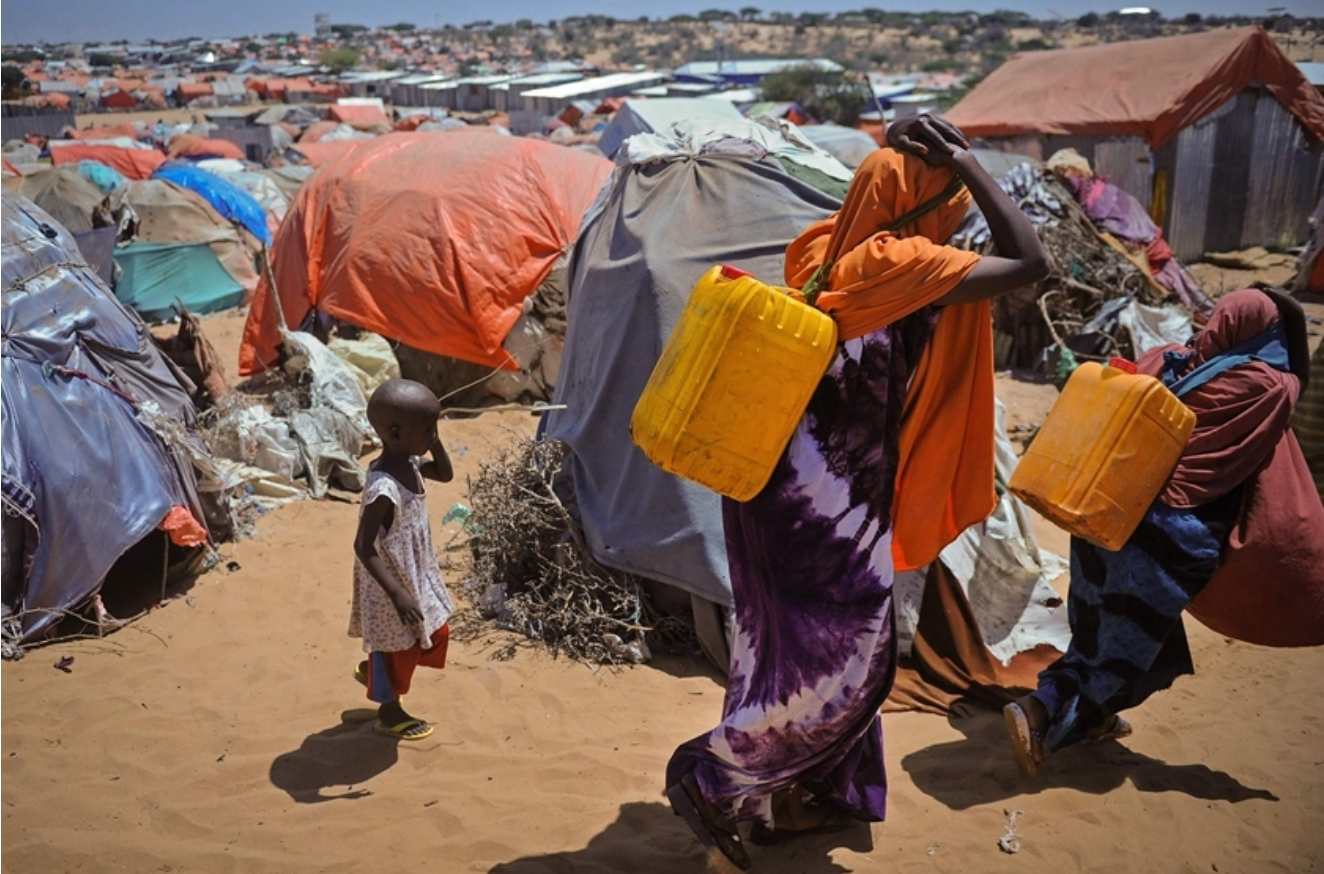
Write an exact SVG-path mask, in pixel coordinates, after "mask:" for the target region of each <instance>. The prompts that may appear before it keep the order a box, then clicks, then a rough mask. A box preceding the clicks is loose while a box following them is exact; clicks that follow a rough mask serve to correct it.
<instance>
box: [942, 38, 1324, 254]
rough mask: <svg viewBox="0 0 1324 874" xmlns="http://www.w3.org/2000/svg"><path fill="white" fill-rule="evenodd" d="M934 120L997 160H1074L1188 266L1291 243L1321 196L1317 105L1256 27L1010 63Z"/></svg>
mask: <svg viewBox="0 0 1324 874" xmlns="http://www.w3.org/2000/svg"><path fill="white" fill-rule="evenodd" d="M947 117H948V118H949V119H951V120H952V121H953V122H954V123H955V124H957V125H958V126H959V127H960V128H961V129H962V130H963V131H964V132H965V133H966V134H967V135H968V136H971V137H977V138H979V139H981V140H983V141H984V143H985V144H987V145H988V146H989V147H991V148H995V149H999V150H1002V151H1011V152H1018V153H1021V154H1026V155H1031V156H1033V157H1037V158H1047V157H1048V156H1049V155H1051V154H1052V153H1053V152H1055V151H1057V150H1058V149H1061V148H1067V147H1071V148H1074V149H1076V150H1077V151H1079V152H1080V153H1081V154H1083V155H1085V156H1086V157H1087V158H1089V159H1090V161H1091V162H1092V163H1093V165H1094V167H1095V170H1096V171H1097V172H1099V173H1101V174H1103V175H1105V176H1108V177H1110V179H1111V181H1112V182H1113V183H1114V184H1116V185H1118V186H1120V187H1121V188H1123V189H1125V190H1126V191H1128V192H1130V193H1131V194H1132V195H1134V196H1135V197H1137V198H1139V200H1140V202H1141V203H1146V204H1149V205H1150V213H1151V215H1152V216H1153V218H1154V220H1155V221H1156V222H1157V223H1158V224H1160V225H1161V226H1162V227H1163V231H1164V236H1165V237H1166V238H1167V240H1168V242H1169V243H1170V245H1171V246H1172V248H1173V250H1174V251H1175V252H1176V253H1177V256H1178V257H1179V258H1182V259H1183V260H1188V261H1189V260H1196V259H1198V258H1200V257H1201V255H1203V254H1204V253H1205V252H1214V251H1224V250H1229V249H1240V248H1246V247H1249V246H1266V247H1270V248H1285V247H1290V246H1296V245H1299V244H1300V243H1301V242H1303V241H1304V240H1305V239H1306V237H1307V236H1308V235H1309V233H1310V225H1309V219H1310V214H1311V212H1312V211H1313V210H1314V208H1315V205H1316V203H1318V202H1319V199H1320V195H1321V188H1324V98H1321V96H1320V95H1319V93H1318V92H1317V91H1316V90H1315V89H1314V88H1313V87H1312V86H1311V85H1310V83H1309V82H1307V81H1306V78H1305V77H1304V76H1303V75H1302V74H1301V71H1300V70H1299V69H1298V68H1297V67H1296V65H1294V64H1293V63H1292V62H1291V61H1290V60H1288V58H1287V56H1286V55H1284V54H1283V52H1282V51H1281V50H1280V49H1279V48H1278V47H1277V46H1276V45H1275V44H1274V42H1273V40H1272V39H1271V38H1270V37H1269V35H1268V34H1267V33H1265V31H1264V30H1263V29H1262V28H1259V27H1245V28H1228V29H1223V30H1214V31H1208V32H1205V33H1198V34H1190V35H1186V36H1174V37H1163V38H1160V39H1151V40H1137V41H1133V42H1123V43H1109V44H1105V45H1097V46H1087V47H1084V48H1078V49H1061V50H1057V51H1045V52H1030V53H1025V54H1020V55H1016V56H1014V57H1012V58H1011V59H1010V60H1009V61H1007V63H1005V64H1004V65H1002V66H1001V67H999V68H998V69H997V70H995V71H994V72H993V73H992V74H991V75H989V77H988V78H987V79H985V80H984V81H983V82H981V83H980V84H979V86H978V87H976V88H975V89H974V90H973V91H972V92H971V93H970V94H969V95H968V96H967V97H966V98H965V99H964V100H962V101H961V102H960V103H958V104H957V105H956V106H954V107H953V108H952V109H951V111H950V112H949V113H948V115H947Z"/></svg>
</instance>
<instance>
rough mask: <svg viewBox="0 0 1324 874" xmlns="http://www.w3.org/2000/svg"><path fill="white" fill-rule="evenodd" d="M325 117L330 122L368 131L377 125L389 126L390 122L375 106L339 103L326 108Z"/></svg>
mask: <svg viewBox="0 0 1324 874" xmlns="http://www.w3.org/2000/svg"><path fill="white" fill-rule="evenodd" d="M326 116H327V118H328V119H330V120H331V121H335V122H339V123H342V124H347V125H350V126H351V127H355V128H361V129H368V128H372V127H375V126H376V125H379V124H384V125H390V123H391V120H390V119H389V118H387V117H386V113H384V112H382V111H381V109H379V108H378V107H376V106H368V105H358V104H347V105H341V104H339V103H337V104H333V105H332V106H329V107H327V112H326Z"/></svg>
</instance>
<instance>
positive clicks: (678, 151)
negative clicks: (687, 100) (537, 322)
mask: <svg viewBox="0 0 1324 874" xmlns="http://www.w3.org/2000/svg"><path fill="white" fill-rule="evenodd" d="M746 124H748V125H751V130H752V132H753V133H757V131H753V128H752V125H753V123H752V122H749V123H746ZM702 140H703V137H701V136H695V137H693V138H681V139H680V140H679V141H678V140H670V141H668V140H667V138H665V137H661V136H658V135H652V134H643V135H639V136H636V137H634V138H632V139H631V140H630V143H629V144H628V145H627V147H626V149H625V151H624V152H623V154H622V155H621V156H618V159H617V163H618V166H617V170H616V173H615V175H614V176H613V178H612V182H611V184H610V186H609V187H608V188H607V189H604V193H603V196H602V197H601V198H600V199H599V202H598V203H597V204H596V205H595V207H594V208H593V209H591V210H590V212H589V214H588V215H587V216H586V217H585V222H584V227H583V229H582V230H581V232H580V236H579V241H578V243H577V245H576V247H575V250H574V253H573V256H572V260H571V281H570V294H569V303H568V306H567V312H566V320H567V322H568V323H569V326H568V328H567V332H566V341H565V351H564V353H563V357H562V359H561V370H560V377H559V379H558V382H557V387H556V394H555V398H554V400H555V401H556V402H557V403H558V404H564V405H565V407H566V408H565V409H564V410H556V411H553V412H550V413H548V414H547V420H546V423H545V424H546V433H547V436H549V437H552V438H555V439H559V440H562V441H564V442H565V443H566V444H567V445H568V451H567V454H566V462H565V469H566V472H567V475H568V477H569V479H570V481H571V483H572V484H573V489H574V496H575V500H576V502H577V504H578V508H579V514H580V523H581V525H582V526H583V530H584V535H585V538H586V540H587V542H588V545H589V548H590V549H591V550H592V552H593V556H594V558H596V559H597V560H598V561H600V562H602V563H603V564H604V565H607V566H610V567H613V568H617V569H619V570H623V571H627V572H630V573H634V574H638V575H640V576H642V577H645V578H648V579H651V580H655V581H659V582H662V583H666V584H669V585H671V586H675V587H677V588H679V589H681V590H683V591H685V592H688V593H689V594H690V595H691V596H693V597H695V598H697V599H701V600H702V601H706V602H710V603H714V604H721V605H726V606H730V604H731V583H730V577H729V574H728V571H727V564H726V549H725V543H724V539H723V535H722V520H721V503H720V498H719V497H718V496H717V495H716V494H715V493H713V492H711V491H708V490H707V489H705V488H703V487H701V486H698V485H695V484H694V483H690V482H687V481H685V480H682V479H680V478H679V477H676V476H673V475H671V474H669V473H665V472H663V471H662V470H661V469H660V468H658V467H655V466H654V465H653V464H652V463H651V462H650V461H648V459H647V458H645V457H644V455H643V453H641V452H640V451H639V450H638V449H637V448H636V447H635V446H634V444H633V443H632V442H631V439H630V432H629V423H630V415H631V413H632V412H633V410H634V405H635V402H636V401H637V400H638V398H639V394H640V392H641V391H642V390H643V387H644V384H645V383H646V382H647V381H648V376H649V374H650V373H651V372H652V370H653V365H654V364H655V363H656V362H657V359H658V356H659V355H660V354H661V352H662V347H663V345H664V344H665V343H666V340H667V338H668V336H670V334H671V331H672V328H673V327H674V326H675V324H676V319H677V318H678V316H679V315H680V311H681V308H682V307H683V306H684V304H685V301H686V299H687V298H688V297H689V293H690V290H691V288H692V287H693V285H694V283H695V282H696V281H697V280H698V279H699V277H700V276H702V275H703V273H704V272H705V271H706V270H708V269H709V268H710V267H712V265H714V264H732V265H735V266H736V267H739V268H741V269H743V270H748V271H750V272H752V273H753V274H754V275H756V276H759V277H762V278H763V279H764V280H765V281H768V282H773V283H780V282H781V277H782V265H783V257H784V253H785V251H786V247H787V245H788V244H789V243H790V242H791V240H793V239H794V238H795V237H796V236H797V235H798V234H799V233H800V232H801V231H803V230H804V229H805V228H806V227H808V226H809V225H810V224H812V223H813V222H815V221H818V220H820V219H823V218H826V217H827V216H828V215H829V214H831V213H832V212H833V211H834V210H836V209H837V207H838V206H839V203H838V201H836V200H834V199H833V198H831V197H829V196H827V195H825V194H823V193H822V192H820V191H819V190H818V189H816V188H813V187H811V186H810V185H808V184H806V183H804V182H801V181H799V180H798V179H796V178H795V177H793V176H791V175H790V174H788V173H787V172H786V171H785V170H784V169H783V166H782V164H781V163H779V162H778V161H777V160H775V159H774V158H772V157H771V156H763V157H759V151H758V149H750V148H744V149H743V150H742V151H741V152H740V153H732V152H730V151H728V152H726V153H723V152H722V151H721V149H723V148H727V149H731V148H735V149H741V148H742V146H741V145H740V144H739V143H738V141H736V140H734V139H733V138H730V137H726V136H725V135H723V136H722V138H720V139H710V140H709V141H708V143H707V144H705V143H703V142H702ZM680 142H684V144H685V146H684V147H682V146H681V145H679V143H680ZM744 145H745V146H748V143H746V144H744ZM631 152H635V153H636V155H635V158H634V159H633V160H632V157H631V154H630V153H631ZM807 154H808V156H812V157H813V158H814V159H816V160H821V159H822V158H823V157H825V156H823V155H822V153H821V152H818V153H807ZM829 160H830V159H829ZM636 161H637V162H636ZM697 606H699V604H698V603H697V602H696V607H697ZM700 613H701V611H700V610H697V609H696V611H695V614H696V621H701V619H700ZM700 633H701V635H702V633H703V628H702V625H701V626H700Z"/></svg>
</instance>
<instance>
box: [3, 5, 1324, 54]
mask: <svg viewBox="0 0 1324 874" xmlns="http://www.w3.org/2000/svg"><path fill="white" fill-rule="evenodd" d="M1142 4H1143V0H1123V2H1118V3H1116V5H1112V4H1107V3H1100V2H1091V0H918V2H911V0H901V2H899V3H898V2H896V0H891V2H882V0H860V2H859V3H857V4H854V5H852V4H850V3H847V2H842V0H837V2H833V0H793V2H786V0H778V2H775V3H773V2H767V3H763V2H759V0H743V2H732V3H721V2H718V0H677V2H670V3H666V4H660V3H657V2H646V0H613V2H608V0H553V2H546V0H486V2H482V3H472V2H470V3H455V2H448V3H440V2H424V0H373V2H364V0H274V2H273V0H207V2H200V0H119V2H113V0H8V2H7V3H5V4H4V6H3V9H0V41H3V42H4V43H5V44H6V45H13V44H15V43H25V42H38V41H42V40H45V41H47V42H67V41H76V42H86V41H94V40H112V39H130V40H134V39H146V38H149V37H151V38H156V39H174V38H178V37H185V36H200V37H208V38H210V37H224V36H240V35H249V34H255V33H259V34H260V33H277V32H286V31H291V30H292V31H297V32H299V33H311V32H312V28H313V15H314V13H318V12H326V13H329V14H330V15H331V20H332V21H333V22H335V23H352V24H366V25H383V24H394V23H396V22H401V21H408V22H412V23H414V24H416V25H418V26H420V27H430V26H435V25H439V24H465V23H467V22H470V21H474V20H476V19H489V20H491V21H494V22H497V23H501V22H513V21H516V20H518V19H520V18H531V19H533V20H535V21H540V22H545V21H546V20H547V19H549V18H564V17H566V16H569V15H585V14H590V13H597V14H602V15H611V16H614V17H616V18H620V19H629V18H637V17H639V16H641V15H649V16H651V17H657V16H659V15H663V16H670V15H677V14H680V13H683V12H688V13H691V14H693V13H696V12H699V11H700V10H703V9H713V8H729V9H733V10H734V9H738V8H740V7H741V6H757V7H759V8H760V9H762V10H763V11H764V12H765V13H766V12H840V11H843V10H849V9H859V8H862V7H869V6H873V7H879V8H884V9H889V10H900V11H911V12H920V11H924V10H929V9H934V10H946V11H958V10H965V9H973V10H975V11H976V12H988V11H991V10H993V9H997V8H1006V9H1019V10H1022V11H1024V12H1028V13H1029V14H1031V15H1034V16H1035V17H1039V18H1048V17H1051V16H1053V15H1054V13H1060V14H1062V15H1065V16H1067V17H1075V16H1078V15H1082V14H1084V13H1086V12H1090V11H1094V12H1101V13H1102V12H1107V11H1109V10H1110V9H1114V8H1120V7H1122V6H1129V5H1142ZM1148 5H1151V6H1152V8H1155V9H1157V10H1159V11H1160V12H1162V13H1163V14H1164V15H1166V16H1178V15H1182V14H1185V13H1187V12H1191V11H1198V12H1201V13H1204V14H1206V15H1236V14H1241V15H1263V14H1265V12H1266V11H1267V10H1268V9H1269V8H1270V7H1272V6H1275V5H1281V6H1283V7H1285V8H1286V9H1287V11H1288V12H1291V13H1293V14H1294V15H1299V16H1306V15H1317V14H1319V11H1320V7H1319V0H1278V2H1277V3H1275V2H1272V0H1271V2H1267V3H1262V2H1255V0H1158V2H1156V3H1152V4H1148Z"/></svg>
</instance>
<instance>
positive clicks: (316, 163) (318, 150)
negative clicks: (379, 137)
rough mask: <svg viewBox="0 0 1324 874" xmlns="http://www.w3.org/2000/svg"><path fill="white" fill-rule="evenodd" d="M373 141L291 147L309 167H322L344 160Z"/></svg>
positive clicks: (343, 141)
mask: <svg viewBox="0 0 1324 874" xmlns="http://www.w3.org/2000/svg"><path fill="white" fill-rule="evenodd" d="M369 142H372V140H366V139H364V140H336V141H335V142H330V143H296V144H295V145H293V146H292V147H291V149H292V150H293V151H295V152H298V153H299V154H300V155H302V156H303V158H304V160H306V161H307V162H308V164H309V166H312V167H321V166H322V165H324V164H330V163H331V162H333V161H335V160H337V159H339V158H343V157H344V156H345V155H348V154H349V153H350V152H353V151H355V150H356V149H358V148H359V147H360V146H362V145H364V144H365V143H369Z"/></svg>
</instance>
